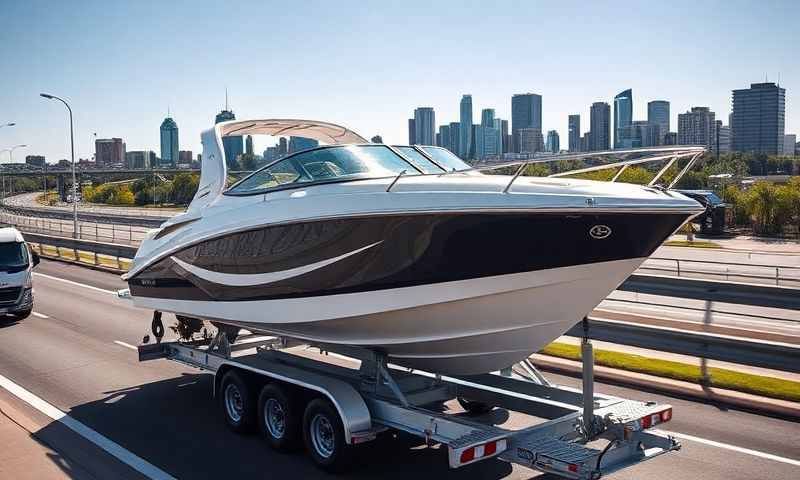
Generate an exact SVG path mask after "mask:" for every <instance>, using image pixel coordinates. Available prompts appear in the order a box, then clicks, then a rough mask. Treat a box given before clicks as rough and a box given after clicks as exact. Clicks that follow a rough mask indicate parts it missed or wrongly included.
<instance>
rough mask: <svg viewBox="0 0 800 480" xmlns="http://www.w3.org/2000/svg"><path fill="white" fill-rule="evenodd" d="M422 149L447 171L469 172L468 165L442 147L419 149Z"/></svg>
mask: <svg viewBox="0 0 800 480" xmlns="http://www.w3.org/2000/svg"><path fill="white" fill-rule="evenodd" d="M420 148H422V149H423V150H424V151H425V153H427V154H428V155H430V156H431V158H433V160H434V161H435V162H436V163H438V164H439V165H441V166H443V167H444V168H446V169H447V170H448V171H452V170H469V169H470V168H472V167H470V166H469V165H468V164H466V163H464V161H463V160H461V159H460V158H458V157H456V156H455V155H454V154H453V152H451V151H450V150H448V149H446V148H442V147H420Z"/></svg>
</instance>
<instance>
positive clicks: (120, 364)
mask: <svg viewBox="0 0 800 480" xmlns="http://www.w3.org/2000/svg"><path fill="white" fill-rule="evenodd" d="M34 282H35V283H34V288H35V302H36V303H35V308H34V310H35V314H34V315H32V316H31V317H29V318H28V319H26V320H23V321H21V322H18V323H15V322H12V321H4V322H3V323H0V345H1V346H0V376H2V377H1V378H0V381H2V382H0V383H3V386H4V387H6V388H5V389H4V388H0V407H2V408H3V411H4V412H6V413H7V414H8V413H9V412H12V413H14V415H16V416H18V417H23V418H22V419H18V418H15V420H17V421H18V423H22V424H26V425H29V428H30V429H31V430H32V431H33V432H34V435H35V436H36V437H37V438H40V439H43V440H44V441H46V442H47V443H48V444H49V445H50V446H51V447H52V448H53V449H54V450H56V451H58V452H59V453H60V455H59V456H56V457H54V458H53V461H54V462H57V463H58V464H59V466H60V467H61V468H62V469H63V470H64V471H66V472H70V471H73V470H74V471H76V472H77V471H87V472H90V473H91V474H92V475H94V476H95V478H145V477H143V475H142V474H140V473H137V472H136V471H134V470H133V468H131V467H130V466H129V465H135V466H137V468H139V470H140V471H145V472H148V475H147V476H150V477H151V478H170V476H172V477H175V478H193V479H202V478H209V479H211V478H214V479H216V478H232V477H235V478H264V477H270V478H289V477H291V478H323V477H325V475H323V474H321V473H320V472H319V471H317V470H316V469H315V468H314V467H313V466H312V465H311V463H310V462H309V461H307V460H306V459H305V457H304V456H303V455H302V454H297V455H282V454H276V453H274V452H272V451H270V450H269V449H268V448H267V447H266V446H265V444H264V443H263V442H262V441H260V440H259V439H258V438H257V437H240V436H236V435H234V434H233V433H230V432H229V431H228V430H227V429H226V428H225V426H224V425H223V421H222V419H221V418H220V417H219V415H218V414H217V411H216V407H215V405H214V403H213V400H212V399H211V396H210V385H209V379H210V377H209V376H208V375H206V374H198V372H197V371H196V370H193V369H190V368H188V367H182V366H179V365H177V364H175V363H173V362H168V361H154V362H148V363H143V364H140V363H138V361H137V358H136V352H135V351H134V350H132V349H131V348H130V346H132V345H136V344H138V343H139V342H140V341H141V338H142V336H143V335H144V334H145V333H147V332H148V329H149V322H150V314H149V312H147V311H142V310H138V309H135V308H133V307H132V306H130V305H129V304H128V303H127V302H126V301H125V300H121V299H118V298H116V296H115V295H114V294H113V293H112V292H113V291H114V290H115V289H117V288H120V287H122V286H123V284H122V282H121V281H120V280H119V279H118V277H117V276H116V275H112V274H108V273H104V272H98V271H94V270H88V269H84V268H82V267H78V266H73V265H68V264H63V263H58V262H54V261H49V260H43V261H42V264H41V265H39V267H37V270H36V275H35V278H34ZM166 323H167V325H169V322H166ZM549 377H550V378H551V379H553V380H555V381H556V382H558V383H563V384H569V385H573V386H577V385H578V384H579V381H578V379H574V378H569V377H560V376H553V375H551V376H549ZM8 388H21V389H24V391H27V392H29V394H24V395H23V396H26V398H28V401H29V402H31V403H34V404H38V405H39V407H40V408H39V409H38V410H37V409H35V408H33V407H31V406H30V405H29V404H28V403H26V402H23V401H22V400H20V399H19V398H17V397H16V396H14V395H12V394H10V393H9V392H8V391H7V390H8ZM597 390H598V391H600V392H602V393H606V394H611V395H618V396H622V397H626V398H633V399H639V400H657V401H659V402H666V403H671V404H672V405H673V406H674V408H675V413H674V419H673V420H672V422H670V423H669V424H667V425H666V427H667V429H668V430H669V431H672V432H675V433H676V434H677V435H678V436H679V438H681V440H682V441H683V443H684V448H683V449H682V450H681V451H680V452H677V453H673V454H669V455H665V456H662V457H659V458H656V459H654V460H651V461H648V462H645V463H643V464H640V465H637V466H635V467H632V468H630V469H627V470H624V471H622V472H619V473H617V474H614V475H611V476H610V477H607V478H614V479H643V478H653V479H655V478H670V479H699V478H702V479H705V480H715V479H720V480H722V479H725V480H730V479H763V478H774V479H778V478H786V479H788V478H798V477H799V476H800V425H798V424H797V423H794V422H790V421H786V420H781V419H775V418H768V417H763V416H759V415H755V414H751V413H744V412H739V411H733V410H727V411H726V410H724V409H719V408H716V407H714V406H713V405H708V404H702V403H696V402H690V401H686V400H682V399H678V398H670V397H666V396H663V395H658V394H654V393H647V392H641V391H635V390H631V389H627V388H621V387H617V386H611V385H605V384H598V385H597ZM37 399H38V400H37ZM42 400H43V401H44V402H47V403H49V404H50V405H52V406H54V407H56V408H57V409H59V410H61V411H63V412H68V414H69V416H68V417H66V420H62V422H60V423H59V422H54V421H52V420H51V418H52V417H53V412H52V411H51V412H50V414H51V415H50V417H47V416H45V415H43V414H42V413H41V410H42V408H44V407H42V404H41V401H42ZM451 407H452V408H457V407H455V406H451ZM44 409H45V410H46V408H44ZM56 413H58V412H56ZM490 415H493V417H492V418H493V419H494V420H496V421H497V422H500V423H504V425H506V426H517V427H519V426H521V425H523V424H524V423H525V422H528V421H530V418H526V417H525V416H523V415H517V414H512V415H511V416H510V417H508V416H507V415H505V413H504V412H501V411H495V412H493V413H492V414H490ZM56 416H58V415H56ZM65 421H66V422H67V423H70V424H71V425H73V427H75V426H76V425H78V426H77V427H76V429H78V430H82V431H83V432H84V434H85V436H86V437H88V438H89V439H91V440H92V441H93V442H95V443H99V444H101V445H105V446H106V447H107V448H108V449H110V450H112V451H114V452H115V454H116V458H117V459H115V458H112V457H111V456H110V455H108V454H105V453H103V452H102V451H101V450H99V449H98V448H97V447H96V446H93V444H92V443H90V441H89V440H87V439H86V438H83V437H79V436H78V435H77V434H75V433H74V432H73V431H70V430H67V429H66V428H64V426H63V423H64V422H65ZM86 427H88V428H89V429H91V430H88V429H87V428H86ZM92 432H93V433H92ZM109 442H113V443H109ZM119 458H121V459H123V460H124V462H126V463H123V462H122V461H120V460H118V459H119ZM377 476H380V477H382V478H408V477H417V478H437V479H439V478H490V479H499V478H514V479H521V478H531V477H536V473H535V472H533V471H531V470H527V469H524V468H520V467H516V466H515V467H512V466H509V465H507V464H505V463H502V462H499V461H494V460H490V461H486V462H480V463H478V464H476V465H474V466H471V467H466V468H464V469H459V470H452V471H451V470H449V469H448V467H447V455H446V452H445V451H443V450H442V449H439V448H428V447H425V446H424V445H421V444H420V443H419V442H416V441H411V440H409V439H407V438H405V437H400V438H393V437H392V436H386V437H384V438H380V439H379V440H377V441H375V442H371V443H369V444H366V445H364V446H362V447H361V449H360V450H359V455H358V461H357V462H356V466H355V469H354V470H353V471H352V472H351V473H350V474H349V475H348V478H375V477H377ZM539 478H543V479H544V478H552V477H548V476H540V477H539Z"/></svg>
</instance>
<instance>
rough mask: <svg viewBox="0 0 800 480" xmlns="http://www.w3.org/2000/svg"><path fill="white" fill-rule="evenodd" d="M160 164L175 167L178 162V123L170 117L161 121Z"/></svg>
mask: <svg viewBox="0 0 800 480" xmlns="http://www.w3.org/2000/svg"><path fill="white" fill-rule="evenodd" d="M160 133H161V165H159V166H160V167H164V168H175V165H176V164H177V163H178V151H179V150H180V145H179V142H178V124H177V123H175V120H173V119H172V117H167V118H165V119H164V121H163V122H161V128H160Z"/></svg>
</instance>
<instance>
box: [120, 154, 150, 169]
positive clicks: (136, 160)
mask: <svg viewBox="0 0 800 480" xmlns="http://www.w3.org/2000/svg"><path fill="white" fill-rule="evenodd" d="M125 164H126V165H127V167H128V168H130V169H134V170H144V169H149V168H152V167H154V166H155V165H156V152H153V151H151V150H132V151H130V152H125Z"/></svg>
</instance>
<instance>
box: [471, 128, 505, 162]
mask: <svg viewBox="0 0 800 480" xmlns="http://www.w3.org/2000/svg"><path fill="white" fill-rule="evenodd" d="M493 123H494V122H493ZM498 140H501V139H500V135H499V134H498V130H497V129H496V128H494V127H485V126H483V125H475V158H477V159H478V160H485V159H487V158H497V157H499V156H500V154H501V153H502V148H503V145H502V141H501V143H498Z"/></svg>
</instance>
